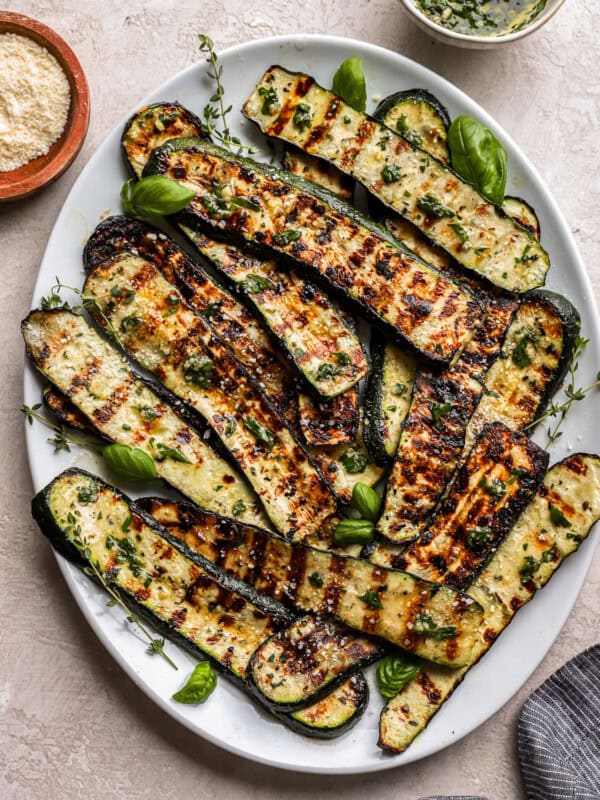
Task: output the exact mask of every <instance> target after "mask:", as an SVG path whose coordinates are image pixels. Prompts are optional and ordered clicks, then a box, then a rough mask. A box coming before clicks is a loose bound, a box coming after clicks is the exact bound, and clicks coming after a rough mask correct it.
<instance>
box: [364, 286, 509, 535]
mask: <svg viewBox="0 0 600 800" xmlns="http://www.w3.org/2000/svg"><path fill="white" fill-rule="evenodd" d="M515 305H516V304H515V301H514V300H512V299H510V298H496V299H493V300H491V301H490V303H489V305H488V313H487V315H486V317H485V318H484V321H483V324H482V325H481V326H480V327H479V328H477V329H476V331H475V333H474V336H473V338H472V339H471V340H470V341H469V342H468V343H467V345H466V347H465V349H464V350H463V352H462V354H461V355H460V357H459V359H458V361H457V362H456V363H455V365H454V366H451V367H449V368H447V369H446V370H444V371H442V372H441V373H440V374H436V373H432V372H429V371H423V370H422V371H421V372H420V373H419V374H418V375H417V378H416V381H415V386H414V391H413V397H412V401H411V405H410V409H409V411H408V414H407V416H406V418H405V420H404V424H403V427H402V431H401V433H400V443H399V446H398V450H397V455H396V459H395V461H394V465H393V468H392V472H391V474H390V477H389V479H388V483H387V487H386V494H385V502H384V508H383V514H382V517H381V519H380V521H379V524H378V526H377V529H378V532H379V533H380V534H381V535H382V536H383V537H385V538H387V539H389V540H390V541H392V542H393V541H396V542H403V541H410V540H412V539H414V538H416V537H417V536H418V535H419V534H420V533H421V532H422V531H423V530H424V529H425V527H426V525H427V522H428V520H429V519H430V517H431V514H432V513H433V510H434V508H435V506H436V504H437V502H438V501H439V499H440V497H441V496H442V493H443V491H444V489H445V487H446V484H447V483H448V481H449V480H450V478H451V476H452V475H453V473H454V471H455V469H456V467H457V466H458V463H459V458H460V456H461V453H462V452H463V446H464V441H465V436H466V431H467V426H468V424H469V420H470V419H471V417H472V415H473V413H474V412H475V409H476V408H477V406H478V403H479V401H480V398H481V395H482V391H483V387H482V381H483V380H484V376H485V374H486V372H487V371H488V369H489V367H490V364H491V363H492V362H493V361H494V359H495V358H496V357H497V355H498V352H499V349H500V346H501V343H502V339H503V338H504V334H505V331H506V326H507V325H508V323H509V320H510V318H511V316H512V314H513V313H514V310H515Z"/></svg>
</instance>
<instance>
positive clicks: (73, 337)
mask: <svg viewBox="0 0 600 800" xmlns="http://www.w3.org/2000/svg"><path fill="white" fill-rule="evenodd" d="M21 330H22V334H23V338H24V340H25V346H26V351H27V355H28V356H29V358H30V360H31V362H32V363H33V365H34V366H35V367H36V368H37V369H38V370H39V371H40V372H41V373H42V375H44V377H45V378H46V379H47V380H49V381H50V382H51V383H52V384H53V385H54V386H55V387H56V388H58V389H59V390H60V391H61V392H63V394H65V395H67V396H68V397H69V399H70V400H71V401H72V403H73V404H74V405H75V407H76V408H78V409H79V411H80V412H81V413H83V414H84V416H85V417H86V419H87V420H88V422H89V424H90V425H91V426H93V427H94V429H95V430H96V431H98V433H99V434H100V435H101V436H104V437H105V438H107V439H109V440H110V441H113V442H116V443H117V444H123V445H129V446H133V447H138V448H140V449H142V450H144V452H145V453H147V455H148V456H150V458H152V459H153V460H154V462H155V466H156V472H157V475H158V477H160V478H162V479H164V480H166V481H167V482H168V483H170V484H171V485H172V486H173V487H174V488H176V489H178V490H179V491H180V492H181V493H182V494H184V495H186V496H187V497H189V498H190V499H191V500H193V501H194V502H196V503H198V504H199V505H200V506H201V507H203V508H209V509H211V510H213V511H220V512H221V513H223V514H231V513H233V509H234V508H240V509H242V512H241V515H240V518H242V519H244V520H245V521H247V522H256V523H258V524H261V525H264V526H265V527H268V526H269V522H268V518H267V517H266V515H265V514H264V512H262V510H261V509H260V506H259V502H258V499H257V498H256V496H255V495H254V493H253V492H252V490H251V489H250V487H249V486H248V485H247V484H246V482H245V481H244V479H243V477H242V476H241V475H240V473H239V472H238V471H237V470H236V469H234V468H232V467H231V466H230V464H229V463H228V462H227V461H226V460H225V459H224V458H222V457H221V456H220V455H218V454H217V453H216V451H215V450H214V449H213V448H212V447H210V446H209V445H208V443H207V440H206V439H205V438H204V436H202V435H200V434H199V433H198V432H197V430H196V428H195V426H194V427H192V426H191V425H190V424H189V422H186V421H185V420H184V419H183V418H182V416H181V414H180V413H176V411H175V409H174V408H173V407H172V406H171V405H170V404H169V403H168V402H166V401H165V399H164V397H163V396H161V394H159V393H157V392H156V391H154V390H152V389H151V388H150V387H149V386H148V385H147V384H146V383H145V382H144V381H142V380H141V378H140V377H139V376H138V375H137V374H136V373H135V372H133V370H131V368H130V367H129V364H128V363H127V361H126V360H125V359H124V357H123V356H122V355H121V354H120V353H118V352H117V351H116V350H115V349H114V348H113V347H112V346H111V345H109V343H108V342H107V341H106V340H105V339H103V338H102V336H100V334H99V333H98V332H97V331H96V330H95V329H94V328H92V326H91V325H90V324H89V323H88V322H86V320H85V319H84V318H83V317H81V316H79V315H78V314H74V313H73V312H72V311H68V310H65V309H54V310H50V311H44V310H35V311H32V312H30V313H29V315H28V316H27V317H26V318H25V319H24V320H23V322H22V323H21ZM157 443H160V444H162V445H164V446H166V447H172V448H176V449H179V450H180V453H181V454H182V455H183V456H184V457H185V458H186V459H187V461H186V462H183V461H177V460H175V459H173V458H161V454H160V450H159V449H157ZM216 486H222V491H221V490H219V491H216Z"/></svg>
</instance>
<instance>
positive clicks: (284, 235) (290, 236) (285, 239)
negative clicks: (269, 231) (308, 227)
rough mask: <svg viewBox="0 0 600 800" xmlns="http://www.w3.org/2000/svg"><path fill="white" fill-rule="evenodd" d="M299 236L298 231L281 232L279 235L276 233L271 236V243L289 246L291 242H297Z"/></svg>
mask: <svg viewBox="0 0 600 800" xmlns="http://www.w3.org/2000/svg"><path fill="white" fill-rule="evenodd" d="M301 236H302V234H301V232H300V231H293V230H288V231H281V233H276V234H275V235H274V236H273V242H274V243H275V244H279V245H286V244H291V243H292V242H297V241H298V239H299V238H300V237H301Z"/></svg>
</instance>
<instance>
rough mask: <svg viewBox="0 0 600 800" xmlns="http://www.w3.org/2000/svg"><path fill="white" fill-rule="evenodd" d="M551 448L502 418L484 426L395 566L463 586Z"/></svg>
mask: <svg viewBox="0 0 600 800" xmlns="http://www.w3.org/2000/svg"><path fill="white" fill-rule="evenodd" d="M547 465H548V453H547V452H546V451H545V450H542V449H541V448H540V447H538V446H537V445H536V444H534V443H533V442H532V441H531V440H530V439H528V438H527V437H526V436H525V435H524V434H522V433H515V432H514V431H511V430H510V429H509V428H507V427H506V426H505V425H502V424H501V423H498V422H497V423H494V424H492V425H489V426H488V427H486V428H485V429H484V431H483V433H482V434H481V436H480V437H479V439H478V440H477V442H476V444H475V446H474V447H473V450H472V451H471V452H470V454H469V456H468V458H467V460H466V462H465V464H464V466H463V467H462V468H461V469H460V470H459V472H458V474H457V476H456V480H455V481H454V482H453V483H452V486H451V487H450V490H449V493H448V496H447V497H446V499H445V500H443V502H442V504H441V507H440V509H439V511H438V512H437V514H436V515H435V517H434V518H433V521H432V523H431V525H430V526H429V528H428V529H427V530H426V531H425V533H423V534H422V535H421V538H420V539H418V540H417V541H416V542H414V543H413V544H411V545H410V546H409V547H408V548H407V549H406V550H405V551H404V552H402V553H401V554H400V555H398V556H397V557H396V558H395V559H394V561H393V566H394V567H395V568H396V569H403V570H406V571H407V572H411V573H412V574H413V575H419V576H420V577H422V578H428V579H429V580H433V581H437V582H439V583H445V584H447V585H449V586H454V587H456V588H461V589H464V588H465V587H466V586H468V585H469V584H470V583H471V582H472V580H473V578H474V576H475V575H477V573H478V572H479V571H480V570H481V569H482V567H483V566H484V565H485V563H486V562H487V561H488V559H489V557H490V554H491V553H492V552H493V551H494V550H495V548H497V547H498V544H499V543H500V542H501V541H502V540H503V538H504V537H505V536H506V535H507V533H508V532H509V531H510V529H511V528H512V526H513V524H514V523H515V521H516V520H517V518H518V516H519V514H520V513H521V512H522V511H523V509H524V508H525V507H526V506H527V505H528V503H529V501H530V500H531V499H532V497H533V495H534V494H535V492H536V490H537V488H538V486H539V484H540V482H541V481H542V479H543V477H544V472H545V470H546V467H547Z"/></svg>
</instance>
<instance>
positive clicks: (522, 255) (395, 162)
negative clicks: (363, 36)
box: [242, 66, 550, 292]
mask: <svg viewBox="0 0 600 800" xmlns="http://www.w3.org/2000/svg"><path fill="white" fill-rule="evenodd" d="M305 78H306V76H304V75H302V74H298V73H292V72H289V71H287V70H285V69H283V68H282V67H279V66H273V67H270V68H269V69H268V70H267V71H266V73H265V74H264V75H263V77H262V78H261V80H260V82H259V84H258V85H257V87H256V89H255V90H254V92H253V93H252V95H251V96H250V98H249V99H248V100H247V101H246V103H245V104H244V106H243V109H242V110H243V113H244V114H245V115H246V116H247V117H248V119H250V120H252V121H254V122H256V123H257V124H258V126H259V127H260V129H261V130H262V132H263V133H265V134H267V135H273V136H277V137H279V138H281V139H283V140H284V141H286V142H288V143H290V144H293V145H295V146H298V147H301V148H302V149H303V150H305V151H306V152H308V153H309V154H312V155H316V156H319V157H320V158H322V159H324V160H326V161H328V162H329V163H331V164H333V165H334V166H337V167H338V168H339V169H340V170H341V171H342V172H344V173H346V174H347V175H350V176H351V177H353V178H355V179H356V180H358V181H360V182H361V183H362V184H363V185H364V186H365V187H366V188H367V189H368V190H369V191H370V192H372V193H373V194H374V195H375V196H376V197H377V198H379V199H380V200H381V201H382V202H383V203H384V204H386V205H387V206H389V207H390V208H391V209H393V210H394V211H396V212H398V213H399V214H401V215H402V216H404V217H405V218H407V219H409V220H410V221H411V222H413V223H414V224H415V225H416V226H417V227H418V228H419V229H420V230H422V231H423V232H424V233H426V235H427V236H428V238H430V239H432V240H433V241H434V242H436V243H437V244H439V245H440V246H441V247H443V248H444V249H445V250H446V251H447V252H449V253H450V254H451V255H452V256H453V257H454V258H456V260H457V261H458V262H459V263H460V264H461V265H462V266H463V267H465V268H467V269H470V270H473V271H475V272H478V273H480V274H481V275H483V276H484V277H486V278H487V279H488V280H490V281H491V282H492V283H495V284H496V285H497V286H500V287H501V288H503V289H507V290H508V291H514V292H524V291H527V290H529V289H532V288H535V287H536V286H540V285H542V284H543V283H544V279H545V274H546V272H547V271H548V269H549V266H550V262H549V258H548V255H547V253H546V251H545V250H544V249H543V248H542V247H541V245H540V244H539V243H538V242H537V241H536V240H535V239H534V238H533V237H531V236H530V235H529V233H528V232H527V231H526V230H524V229H523V228H522V227H521V226H520V225H518V224H517V223H515V222H514V220H513V219H511V218H510V217H508V216H507V215H506V214H504V212H503V211H502V210H501V209H499V208H497V207H495V206H494V205H492V204H491V203H490V202H489V201H487V200H486V199H485V198H483V197H482V196H481V195H480V194H479V193H478V192H477V191H476V190H475V189H474V188H473V187H472V186H470V185H469V184H467V183H466V182H464V181H463V180H462V179H461V178H460V177H459V176H458V175H456V174H455V173H454V172H452V170H451V169H449V168H448V167H446V166H445V165H444V164H442V163H441V162H439V161H437V160H436V159H434V158H433V157H432V156H431V155H429V154H427V153H425V151H423V150H420V149H419V148H417V147H415V146H414V145H412V144H411V143H410V142H408V141H407V140H406V139H404V138H403V137H401V136H400V135H399V134H397V133H395V132H394V131H391V130H390V129H389V128H386V127H385V126H383V125H382V124H381V123H379V122H377V121H376V120H373V119H371V118H369V117H367V116H366V115H365V114H363V113H361V112H357V111H355V110H354V109H353V108H351V107H350V106H348V105H347V104H345V103H344V102H343V101H342V100H340V104H339V109H338V114H337V116H336V118H335V119H334V120H326V119H324V111H325V109H326V108H327V107H328V105H329V102H330V100H331V97H332V94H331V92H328V91H327V90H325V89H323V88H322V87H320V86H319V85H318V84H316V83H314V81H313V82H311V83H310V88H308V89H306V86H307V85H308V84H307V83H306V82H305ZM261 89H272V90H274V91H275V92H276V93H277V95H278V97H279V98H280V104H279V107H278V109H277V111H273V113H266V111H267V109H265V113H263V109H262V105H263V104H262V102H261V99H260V95H259V91H260V90H261ZM300 102H302V103H305V104H307V105H309V106H310V107H311V109H312V111H313V117H312V121H311V124H310V125H309V126H307V127H306V128H303V129H302V130H301V129H299V128H298V126H295V125H294V122H293V116H294V111H295V108H296V107H297V105H298V103H300ZM269 111H270V109H269ZM275 114H276V119H274V115H275ZM340 117H341V119H342V120H344V119H347V118H349V119H350V121H349V122H347V123H344V122H340ZM386 166H387V167H388V169H389V168H392V167H397V168H398V169H399V171H400V178H399V179H398V180H396V181H393V182H388V183H386V182H385V180H384V179H383V177H382V171H383V169H384V167H386ZM404 192H408V195H405V194H404ZM428 194H432V195H433V196H435V198H436V199H437V200H438V201H439V202H440V203H441V204H442V205H443V206H445V207H447V208H449V209H450V212H451V215H452V216H445V217H441V218H439V219H432V218H431V217H428V216H427V215H426V214H425V213H424V212H423V211H421V210H420V208H419V205H418V203H419V199H420V198H422V197H423V196H425V195H428ZM453 219H454V221H456V220H458V221H459V222H460V225H461V226H462V227H463V229H465V230H466V232H467V234H468V236H469V239H470V241H471V242H472V245H473V246H472V247H471V248H469V249H468V250H467V249H465V248H463V247H462V241H461V237H460V235H459V234H458V233H457V232H456V231H455V230H454V229H453V228H452V227H451V223H452V221H453ZM482 248H484V249H482Z"/></svg>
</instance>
